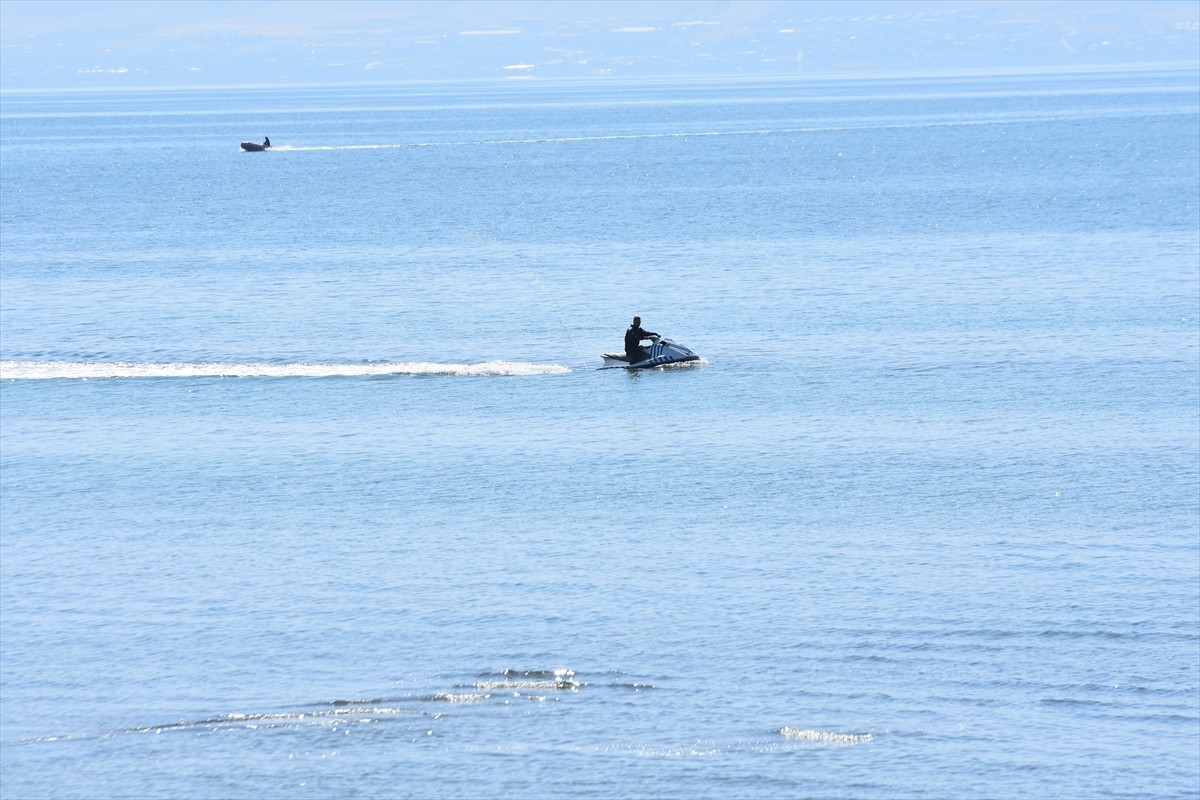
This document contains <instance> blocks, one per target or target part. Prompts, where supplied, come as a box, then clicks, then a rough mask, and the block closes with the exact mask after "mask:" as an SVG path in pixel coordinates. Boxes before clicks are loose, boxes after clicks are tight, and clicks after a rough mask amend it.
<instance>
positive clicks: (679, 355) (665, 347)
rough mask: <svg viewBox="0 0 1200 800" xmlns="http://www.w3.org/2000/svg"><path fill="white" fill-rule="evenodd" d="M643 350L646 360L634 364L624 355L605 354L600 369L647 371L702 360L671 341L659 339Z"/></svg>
mask: <svg viewBox="0 0 1200 800" xmlns="http://www.w3.org/2000/svg"><path fill="white" fill-rule="evenodd" d="M643 350H644V351H645V352H646V358H645V359H643V360H641V361H638V362H636V363H633V364H630V363H629V358H628V357H627V356H626V355H625V354H624V353H604V354H603V355H602V356H601V358H603V359H604V365H603V366H601V367H600V369H615V368H620V369H647V368H649V367H665V366H666V365H668V364H682V363H684V362H686V361H699V360H700V356H698V355H696V354H695V353H693V352H692V351H691V350H689V349H688V348H686V347H684V346H683V345H681V344H679V343H677V342H673V341H671V340H670V339H659V340H658V341H656V342H654V343H653V344H652V345H650V346H649V347H645V348H643Z"/></svg>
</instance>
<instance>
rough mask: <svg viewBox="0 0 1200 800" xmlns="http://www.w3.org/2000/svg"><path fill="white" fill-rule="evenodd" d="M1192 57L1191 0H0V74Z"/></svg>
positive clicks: (203, 74) (374, 74)
mask: <svg viewBox="0 0 1200 800" xmlns="http://www.w3.org/2000/svg"><path fill="white" fill-rule="evenodd" d="M1172 62H1173V63H1187V64H1193V65H1194V64H1197V63H1198V62H1200V3H1198V2H1196V1H1195V0H1133V1H1125V0H1110V1H1107V2H1101V1H1100V0H1097V1H1095V2H1086V1H1079V0H1076V1H1072V2H1058V1H1055V0H1042V1H1041V2H1037V1H1033V0H1010V1H1008V2H1004V1H1002V0H939V1H934V0H926V1H922V0H894V2H866V1H864V2H853V0H845V1H844V2H828V1H826V0H821V1H815V0H814V1H811V2H806V1H804V0H735V1H731V2H715V1H711V0H673V1H671V2H664V1H662V0H659V1H657V2H652V1H650V0H638V1H637V2H629V1H627V0H613V1H612V2H596V1H594V0H561V1H559V2H552V1H551V0H510V1H509V2H495V1H494V0H493V1H489V2H479V1H478V0H424V1H421V0H397V1H396V2H367V1H366V0H336V1H333V2H324V1H322V0H313V1H311V2H301V1H300V0H245V1H244V2H220V1H217V0H207V1H205V0H175V2H145V1H144V0H139V1H136V2H123V1H121V0H73V1H72V0H62V1H56V0H0V88H5V89H16V88H38V87H40V88H51V87H118V86H125V87H139V86H177V85H212V84H252V83H253V84H257V83H267V84H276V83H326V82H364V81H405V80H449V79H468V78H469V79H475V78H504V77H543V78H551V77H552V78H566V77H595V76H618V77H623V78H633V77H658V76H686V75H739V74H740V75H797V74H802V75H831V74H845V73H867V72H871V73H879V72H885V73H886V72H947V71H956V70H1010V69H1025V68H1041V67H1053V68H1070V67H1079V68H1088V67H1097V66H1111V65H1117V64H1131V63H1137V64H1146V63H1172Z"/></svg>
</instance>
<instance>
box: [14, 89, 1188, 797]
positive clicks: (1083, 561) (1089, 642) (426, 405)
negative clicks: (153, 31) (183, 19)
mask: <svg viewBox="0 0 1200 800" xmlns="http://www.w3.org/2000/svg"><path fill="white" fill-rule="evenodd" d="M0 125H2V128H0V131H2V140H0V159H2V160H0V167H2V169H0V222H2V225H3V227H2V239H0V289H2V291H0V323H2V325H0V334H2V336H0V358H2V363H0V378H2V381H0V423H2V424H0V448H2V452H0V455H2V467H3V469H2V470H0V491H2V494H0V500H2V506H0V521H2V523H3V538H2V545H3V558H2V559H0V578H2V583H0V590H2V597H0V600H2V610H3V614H2V617H0V620H2V621H0V639H2V641H0V645H2V647H0V701H2V712H3V713H2V715H0V755H2V759H0V760H2V770H0V788H2V790H3V794H4V796H5V797H6V798H13V799H14V800H17V799H18V798H43V797H45V798H50V797H54V798H97V797H114V798H147V797H163V798H168V797H169V798H230V797H233V798H250V797H255V798H285V797H286V798H334V797H337V798H344V797H369V798H395V797H413V798H459V797H471V798H473V797H490V798H499V797H503V798H566V797H581V798H584V797H596V798H633V797H660V798H798V797H814V798H880V797H885V798H905V797H921V798H967V797H977V798H1016V797H1062V798H1082V797H1097V798H1123V797H1124V798H1145V797H1163V798H1194V797H1195V796H1196V795H1197V793H1198V792H1200V232H1198V231H1200V200H1198V187H1200V133H1198V131H1200V75H1197V73H1195V72H1190V73H1170V72H1157V73H1152V72H1143V73H1132V72H1131V73H1121V74H1106V75H1074V76H1061V75H1060V76H1054V75H1041V76H1023V77H1010V78H973V79H969V80H968V79H961V80H908V81H900V80H895V81H858V82H850V81H842V82H802V83H801V82H798V83H757V84H754V83H706V84H690V83H673V84H669V85H667V84H665V85H655V86H648V85H636V86H632V85H621V86H614V85H612V84H600V83H597V84H561V85H551V84H535V83H510V84H503V85H493V86H466V85H454V84H447V85H439V86H432V85H429V86H403V87H391V88H369V89H368V88H336V89H335V88H326V89H292V90H271V91H266V90H256V91H233V90H226V91H212V92H186V93H184V92H178V93H170V92H156V93H128V94H87V95H84V94H78V95H75V94H20V95H5V96H4V97H3V102H2V107H0ZM264 135H269V136H270V137H271V139H272V141H273V142H274V143H275V145H276V149H275V150H274V151H271V152H267V153H257V154H253V153H250V154H248V153H242V152H240V151H239V149H238V146H237V144H238V142H239V141H241V140H243V139H252V140H261V139H262V137H263V136H264ZM633 314H640V315H641V316H642V318H643V321H644V322H645V324H646V326H647V327H648V328H650V329H652V330H657V331H660V332H663V333H665V334H667V335H669V336H671V337H673V338H675V339H678V340H679V341H681V342H683V343H685V344H687V345H688V346H690V347H692V348H693V349H694V350H696V351H697V352H698V353H700V354H701V355H702V356H703V359H704V360H703V361H702V362H701V363H699V364H693V365H689V366H685V367H677V368H669V369H663V370H657V371H647V372H641V373H632V374H631V373H626V372H625V371H622V370H605V371H597V370H596V369H595V368H596V367H598V366H599V365H600V357H599V356H600V353H601V352H602V351H604V350H610V349H613V348H619V347H620V343H621V333H622V331H623V329H624V327H625V326H626V325H627V324H628V322H629V318H630V317H631V316H632V315H633Z"/></svg>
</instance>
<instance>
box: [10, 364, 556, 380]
mask: <svg viewBox="0 0 1200 800" xmlns="http://www.w3.org/2000/svg"><path fill="white" fill-rule="evenodd" d="M570 371H571V369H570V368H569V367H564V366H562V365H560V364H533V363H529V362H522V361H480V362H477V363H472V364H437V363H432V362H425V361H382V362H378V361H373V362H369V363H357V364H333V363H294V364H253V363H250V364H234V363H168V364H163V363H145V362H129V361H114V362H98V361H16V360H12V361H0V380H6V381H8V380H53V379H59V380H62V379H76V380H98V379H102V378H334V377H372V376H379V377H386V376H404V375H432V376H438V375H446V376H463V377H495V376H522V375H559V374H563V373H567V372H570Z"/></svg>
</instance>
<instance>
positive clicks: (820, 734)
mask: <svg viewBox="0 0 1200 800" xmlns="http://www.w3.org/2000/svg"><path fill="white" fill-rule="evenodd" d="M779 735H780V736H782V737H783V738H785V739H795V740H799V741H803V742H812V743H814V744H833V745H853V744H862V743H864V742H869V741H871V740H872V739H873V738H875V737H874V736H873V735H871V734H869V733H831V732H829V731H816V730H809V729H807V728H790V727H787V726H786V725H785V726H784V727H782V728H780V729H779Z"/></svg>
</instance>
